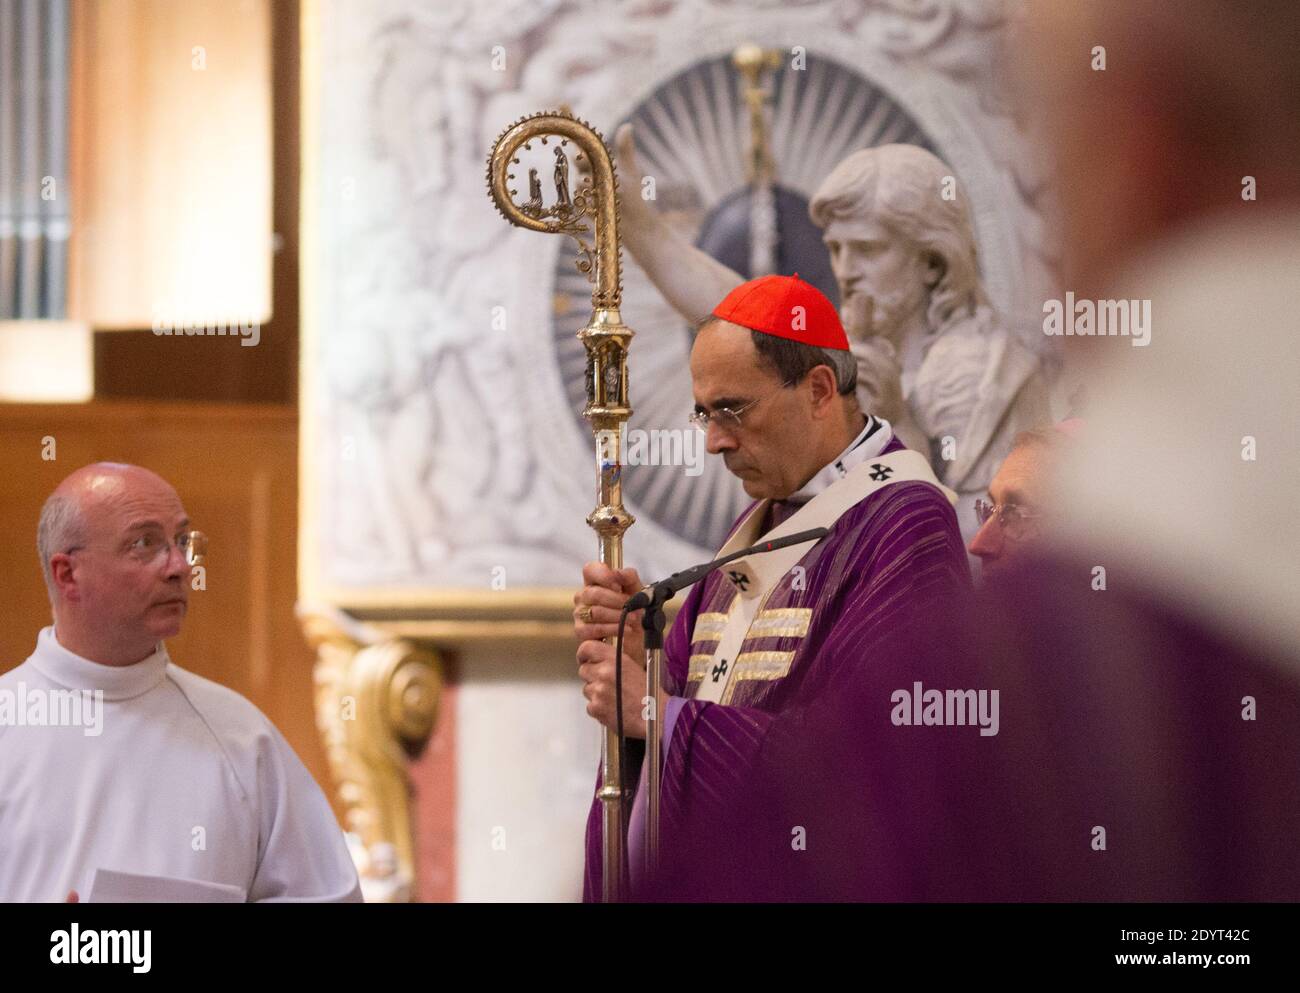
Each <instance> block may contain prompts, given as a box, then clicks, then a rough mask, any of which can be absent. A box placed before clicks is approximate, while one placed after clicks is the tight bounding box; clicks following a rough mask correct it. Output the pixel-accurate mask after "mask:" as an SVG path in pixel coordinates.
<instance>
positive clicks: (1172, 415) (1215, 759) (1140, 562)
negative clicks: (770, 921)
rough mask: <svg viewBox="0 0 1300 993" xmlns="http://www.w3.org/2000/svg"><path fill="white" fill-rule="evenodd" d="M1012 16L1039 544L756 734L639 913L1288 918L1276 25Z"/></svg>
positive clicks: (1290, 587)
mask: <svg viewBox="0 0 1300 993" xmlns="http://www.w3.org/2000/svg"><path fill="white" fill-rule="evenodd" d="M1025 27H1026V34H1025V35H1024V37H1023V38H1022V39H1020V41H1019V42H1018V44H1017V46H1016V49H1015V50H1016V51H1017V52H1018V53H1019V55H1020V57H1021V66H1020V69H1019V72H1020V74H1021V78H1022V80H1023V81H1024V83H1025V84H1026V85H1025V92H1027V93H1030V94H1032V97H1033V100H1034V101H1035V103H1034V105H1033V108H1032V109H1033V113H1034V114H1035V116H1036V118H1037V120H1038V121H1039V122H1040V123H1041V125H1042V127H1043V129H1044V131H1045V133H1046V135H1047V137H1048V139H1049V141H1050V145H1051V149H1052V151H1053V152H1054V156H1055V160H1056V166H1057V173H1058V190H1059V193H1060V196H1061V197H1062V200H1063V208H1064V210H1063V214H1062V216H1063V219H1064V222H1065V229H1064V232H1063V233H1064V238H1063V239H1062V241H1063V243H1064V244H1065V245H1066V246H1067V257H1066V271H1065V277H1066V278H1065V283H1064V285H1063V287H1062V289H1063V294H1062V295H1063V297H1064V299H1065V300H1073V301H1074V306H1072V307H1070V308H1068V311H1067V313H1068V316H1069V324H1068V330H1067V331H1066V332H1065V333H1066V334H1067V337H1066V338H1065V345H1066V352H1067V356H1068V360H1069V362H1070V363H1072V365H1073V366H1074V369H1075V371H1076V372H1077V373H1078V374H1079V375H1080V377H1081V378H1082V380H1083V381H1084V383H1085V384H1086V388H1087V394H1088V396H1089V405H1088V408H1087V411H1086V414H1087V421H1088V429H1087V432H1086V433H1084V434H1083V435H1081V436H1080V438H1079V439H1078V441H1077V444H1076V445H1074V446H1072V451H1070V452H1069V453H1068V455H1067V456H1066V457H1065V458H1064V459H1063V460H1062V466H1061V472H1060V474H1059V477H1058V480H1057V483H1056V485H1055V488H1054V491H1053V493H1052V495H1051V500H1052V501H1053V506H1054V507H1055V508H1056V510H1057V513H1058V521H1057V522H1056V523H1055V525H1054V528H1053V533H1052V535H1051V536H1050V540H1046V541H1044V542H1043V544H1042V545H1041V546H1040V547H1038V548H1036V549H1035V550H1033V551H1027V552H1026V554H1024V555H1023V556H1018V559H1019V561H1016V562H1014V563H1008V565H1007V568H1006V569H1005V570H999V572H1001V575H997V576H996V577H995V578H993V579H991V580H990V582H988V583H987V584H986V586H985V587H984V588H983V589H982V590H980V591H979V592H978V594H975V595H973V597H972V599H971V600H970V601H969V602H968V603H966V604H964V605H963V606H962V607H961V609H956V610H953V611H951V612H944V613H943V614H939V615H935V617H934V619H933V622H932V623H924V624H918V623H915V622H912V623H910V624H899V625H891V626H890V627H889V628H888V629H881V630H879V631H878V632H876V633H877V634H878V635H879V637H876V638H871V639H865V640H864V641H862V642H861V643H860V644H859V646H858V649H859V651H860V652H861V653H862V655H863V657H864V658H869V659H871V660H872V663H873V664H870V665H858V666H842V667H840V668H838V669H837V670H836V672H835V677H836V678H835V679H834V680H833V681H832V683H831V685H830V686H829V688H828V689H827V691H826V692H824V693H822V694H820V695H819V696H818V697H817V699H816V700H814V701H812V702H811V703H810V704H809V706H807V707H805V708H803V709H801V710H800V711H798V712H791V713H788V714H782V715H779V716H778V718H777V719H776V720H774V721H773V722H772V724H771V725H770V726H769V727H768V728H767V734H766V736H765V739H764V748H763V750H762V753H761V755H759V756H758V757H757V758H756V759H755V760H754V761H752V762H750V763H749V764H748V767H747V770H748V771H747V775H746V776H745V777H743V778H742V780H741V781H740V782H739V783H737V784H736V788H735V790H734V791H733V792H732V794H731V800H732V802H731V803H729V804H727V805H726V808H725V812H724V813H722V814H721V815H719V816H716V817H707V816H702V817H699V818H696V819H693V820H691V821H690V822H689V823H687V824H685V825H682V826H681V827H680V828H679V834H680V836H681V837H682V839H683V843H682V844H681V845H680V846H679V848H677V849H675V850H674V852H673V853H672V855H673V863H672V865H671V866H669V867H666V871H665V872H664V874H663V876H662V878H661V879H660V880H659V881H658V882H659V885H658V888H657V892H656V895H658V896H660V897H662V898H666V899H683V898H692V899H693V898H706V899H733V900H734V899H787V900H789V899H821V900H834V899H839V900H961V901H967V900H1048V901H1058V900H1124V901H1128V900H1167V901H1194V900H1199V901H1246V900H1255V901H1260V900H1263V901H1282V900H1285V901H1295V900H1298V899H1300V858H1297V855H1296V844H1297V842H1296V839H1297V838H1300V623H1298V621H1297V609H1296V608H1297V605H1298V604H1300V589H1298V588H1300V581H1298V579H1297V576H1298V572H1297V568H1296V558H1297V553H1298V552H1300V520H1298V519H1297V514H1296V494H1297V492H1300V459H1297V457H1296V453H1295V442H1294V434H1295V431H1296V427H1297V425H1300V390H1297V386H1296V384H1297V380H1298V379H1300V316H1298V313H1300V299H1298V294H1297V290H1296V275H1297V273H1300V114H1297V103H1296V95H1297V94H1300V60H1297V59H1296V57H1295V53H1296V52H1297V51H1300V15H1297V12H1296V10H1295V6H1294V4H1293V3H1290V2H1284V0H1261V2H1258V3H1251V4H1229V3H1227V2H1224V0H1187V2H1186V3H1181V4H1167V3H1163V2H1158V0H1142V2H1132V0H1129V2H1126V3H1120V2H1118V0H1098V2H1095V3H1090V4H1038V5H1033V7H1032V8H1031V9H1030V11H1029V14H1028V20H1027V23H1026V25H1025ZM1100 66H1104V68H1100ZM1067 293H1068V294H1070V296H1067V295H1066V294H1067ZM1116 301H1118V302H1119V305H1120V306H1122V307H1123V308H1125V310H1124V312H1125V313H1126V314H1127V316H1128V317H1130V318H1131V319H1135V320H1136V321H1137V322H1140V323H1141V324H1142V334H1141V335H1140V336H1138V335H1136V334H1134V333H1133V332H1134V328H1135V326H1136V325H1135V324H1133V323H1130V325H1129V326H1128V329H1127V331H1128V333H1124V331H1123V330H1122V329H1121V330H1120V331H1119V333H1117V330H1116V328H1115V327H1114V326H1113V325H1112V326H1111V327H1110V328H1109V329H1108V333H1105V334H1103V333H1100V332H1099V327H1100V325H1098V324H1097V323H1095V322H1094V321H1093V320H1089V319H1088V318H1089V317H1091V318H1094V319H1095V318H1096V317H1097V316H1098V315H1100V314H1101V313H1103V312H1105V311H1107V310H1109V312H1110V314H1112V315H1116V316H1117V315H1118V314H1119V313H1121V311H1120V310H1118V309H1116V307H1115V303H1114V302H1116ZM1089 302H1091V305H1092V310H1091V314H1089V308H1088V303H1089ZM1057 303H1058V304H1059V302H1057ZM1055 309H1056V304H1054V303H1053V302H1052V301H1046V302H1045V305H1044V313H1045V316H1046V317H1049V318H1050V317H1052V316H1053V311H1054V310H1055ZM1063 309H1064V308H1063ZM1061 313H1062V312H1061V311H1060V310H1057V311H1056V316H1057V317H1059V316H1061ZM1049 329H1050V330H1051V332H1052V333H1061V329H1062V325H1061V323H1060V322H1059V321H1056V320H1052V321H1050V322H1049V321H1048V320H1045V324H1044V330H1045V331H1048V330H1049ZM995 693H996V694H997V696H996V697H994V696H993V694H995ZM972 715H974V716H975V718H976V719H975V720H970V719H969V718H971V717H972ZM986 716H988V717H991V718H992V717H995V718H996V719H993V720H988V721H985V720H984V718H985V717H986ZM813 728H815V729H816V731H817V736H816V739H815V740H814V739H813V738H812V737H811V735H810V732H811V730H812V729H813ZM792 832H795V833H796V834H797V836H798V837H799V838H800V839H801V840H800V844H799V845H798V846H794V845H792V844H791V837H792ZM718 839H725V841H726V843H725V845H719V844H718V841H717V840H718Z"/></svg>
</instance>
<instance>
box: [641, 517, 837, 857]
mask: <svg viewBox="0 0 1300 993" xmlns="http://www.w3.org/2000/svg"><path fill="white" fill-rule="evenodd" d="M827 534H829V531H828V529H827V528H813V529H811V530H808V531H800V532H799V533H798V534H792V535H787V536H785V537H783V538H776V539H773V540H770V541H764V542H760V543H759V544H757V545H752V546H750V547H749V548H742V549H739V550H738V551H735V552H732V553H731V554H730V555H724V556H723V557H722V558H718V559H714V560H713V561H712V562H706V563H704V564H703V565H698V566H695V567H694V568H691V569H684V570H682V571H681V572H677V573H673V575H671V576H669V577H668V578H667V579H665V580H662V581H660V582H658V583H654V584H653V585H651V586H647V587H646V588H645V589H643V590H641V591H640V592H639V593H637V594H635V595H634V596H633V597H631V598H630V599H629V600H628V601H627V603H626V604H624V605H623V614H624V616H625V617H626V615H627V614H628V613H629V612H630V611H632V610H636V609H639V608H644V610H645V613H644V614H642V615H641V629H642V631H643V632H644V634H645V656H646V666H645V682H646V697H647V698H648V699H649V701H650V706H649V708H647V710H646V714H647V717H646V723H645V733H646V751H645V763H646V765H647V766H648V767H649V768H648V769H647V770H646V775H647V782H646V788H647V789H648V790H649V795H648V796H647V798H646V800H647V803H646V815H647V816H646V837H645V842H646V843H645V878H646V881H647V882H649V881H651V880H653V879H654V876H655V874H656V873H657V872H658V870H659V801H660V797H659V793H660V784H661V779H662V776H663V772H662V770H661V769H660V761H661V758H662V755H663V723H662V715H661V714H660V713H659V701H660V690H661V688H662V687H663V660H664V604H665V603H667V602H668V601H669V600H671V599H672V598H673V597H674V596H675V595H676V594H677V592H678V591H679V590H682V589H685V588H686V587H687V586H691V585H693V584H694V583H698V582H699V581H700V580H701V579H703V578H704V577H705V576H707V575H708V574H709V573H710V572H712V571H713V570H714V569H716V568H718V567H719V566H722V565H726V564H727V563H728V562H731V561H733V560H734V559H738V558H742V557H744V556H746V555H753V554H758V553H761V552H771V551H775V550H776V549H778V548H785V547H787V546H789V545H800V544H803V543H804V542H807V541H820V540H821V539H822V538H823V537H825V536H826V535H827ZM615 665H617V666H618V667H619V668H620V669H621V668H622V665H623V656H622V646H621V644H620V646H619V650H618V658H617V661H616V662H615ZM619 706H620V708H621V706H622V705H621V704H620V705H619Z"/></svg>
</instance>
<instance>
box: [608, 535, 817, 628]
mask: <svg viewBox="0 0 1300 993" xmlns="http://www.w3.org/2000/svg"><path fill="white" fill-rule="evenodd" d="M828 534H830V530H829V529H828V528H812V529H810V530H808V531H800V532H799V533H798V534H791V535H786V536H785V537H784V538H773V539H772V540H771V541H760V542H759V543H758V544H757V545H750V546H749V547H748V548H742V549H740V550H739V551H736V552H732V553H731V554H730V555H724V556H722V558H720V559H714V560H713V561H712V562H705V563H703V564H702V565H693V566H691V567H690V568H689V569H683V570H682V571H681V572H674V573H673V574H672V575H671V576H669V577H668V578H667V579H661V580H659V582H657V583H651V584H650V585H649V586H647V587H645V588H644V589H642V590H641V591H640V592H639V593H636V594H634V595H633V596H632V597H631V598H630V599H629V600H628V601H627V603H625V604H624V605H623V611H624V612H625V613H627V612H630V611H633V610H640V609H641V608H642V607H649V606H650V605H651V604H652V603H653V604H655V605H659V604H663V603H667V602H668V601H669V600H671V599H672V598H673V597H674V596H675V595H676V594H677V593H678V592H679V591H681V590H684V589H686V587H688V586H694V585H695V584H696V583H698V582H699V581H700V580H701V579H703V578H704V577H705V576H707V575H708V574H709V573H711V572H712V571H713V570H714V569H716V568H718V567H719V566H723V565H726V564H727V563H728V562H731V561H734V560H735V559H741V558H744V557H745V556H746V555H755V554H757V553H760V552H774V551H776V550H777V549H778V548H788V547H789V546H790V545H802V544H803V543H804V542H806V541H819V540H821V539H822V538H825V537H826V536H827V535H828Z"/></svg>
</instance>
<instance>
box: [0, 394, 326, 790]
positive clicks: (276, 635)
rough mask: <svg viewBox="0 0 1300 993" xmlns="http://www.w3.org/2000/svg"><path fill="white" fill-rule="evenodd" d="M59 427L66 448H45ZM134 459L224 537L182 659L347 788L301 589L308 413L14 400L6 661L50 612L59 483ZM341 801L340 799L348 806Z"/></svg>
mask: <svg viewBox="0 0 1300 993" xmlns="http://www.w3.org/2000/svg"><path fill="white" fill-rule="evenodd" d="M45 438H53V439H54V443H55V455H56V458H55V460H53V461H45V460H44V459H42V451H43V448H44V447H45V446H44V439H45ZM100 460H110V461H121V462H132V463H135V464H138V465H142V466H145V467H147V468H149V469H152V470H154V471H155V472H157V473H159V474H160V475H161V476H163V477H164V478H165V479H167V480H168V481H169V482H171V484H172V485H173V486H175V487H176V489H177V491H178V492H179V493H180V496H181V500H182V502H183V503H184V504H185V507H186V509H187V510H188V511H189V514H190V518H191V519H192V520H193V521H194V523H195V526H196V527H198V528H199V529H201V530H203V531H205V532H207V534H208V536H209V538H210V540H211V548H210V551H209V557H208V566H207V589H206V590H205V591H195V592H192V593H191V596H190V611H189V616H188V617H187V619H186V622H185V627H184V629H183V630H182V632H181V634H180V636H179V637H177V638H175V639H173V640H172V641H171V642H169V643H168V650H169V651H170V653H171V656H172V658H173V660H174V661H175V662H176V663H177V664H178V665H181V666H183V667H185V668H187V669H190V670H192V671H194V672H197V673H199V674H200V675H203V676H206V677H207V678H209V679H213V680H216V681H217V682H220V683H223V684H225V685H226V686H229V687H231V688H232V689H235V690H237V691H239V692H240V693H242V694H244V695H245V696H247V697H248V698H249V699H251V700H252V701H253V702H254V703H255V704H257V706H258V707H260V708H261V709H262V710H263V711H264V712H265V713H266V714H267V715H268V716H269V717H270V718H271V719H272V720H273V721H274V722H275V724H276V725H277V726H278V727H279V728H280V730H281V731H282V732H283V733H284V735H285V737H286V738H287V739H288V740H289V743H290V744H291V745H292V746H293V747H294V749H295V750H296V751H297V753H298V755H299V756H300V757H301V758H302V760H303V762H304V763H306V765H307V767H308V768H309V769H310V770H311V772H312V774H313V775H314V776H315V777H316V780H317V782H319V783H320V784H321V785H322V788H324V789H325V791H326V793H327V794H329V795H330V796H331V801H333V796H332V794H333V787H332V784H331V782H330V778H329V772H328V766H327V764H326V760H325V754H324V750H323V748H322V747H321V744H320V741H319V738H318V736H317V734H316V727H315V717H314V713H313V710H312V676H311V672H312V664H313V656H312V653H311V651H310V650H309V649H308V647H307V645H306V643H305V642H304V641H303V639H302V636H301V634H300V632H299V628H298V624H297V621H296V619H295V617H294V603H295V600H296V597H297V581H296V572H295V556H296V544H297V505H298V484H297V416H296V413H295V411H294V409H293V408H291V407H280V406H267V405H232V404H194V403H187V404H183V405H182V404H163V403H148V404H146V403H113V402H105V401H98V402H94V403H89V404H84V405H74V406H63V405H0V508H2V511H3V512H2V513H0V593H2V594H3V602H4V605H5V606H4V611H3V613H0V671H3V670H7V669H10V668H12V667H13V666H15V665H17V664H18V663H19V662H21V661H22V660H23V659H24V658H26V657H27V655H28V654H30V652H31V649H32V646H33V645H34V644H35V640H36V633H37V631H38V630H40V628H42V627H44V626H45V625H46V624H48V623H49V622H50V612H49V603H48V600H47V599H46V595H45V587H44V584H43V582H42V580H41V573H40V565H39V562H38V559H37V555H36V522H37V519H38V517H39V515H40V508H41V504H42V503H43V502H44V500H45V498H46V496H48V494H49V493H50V491H51V490H53V489H54V487H55V486H56V485H57V484H58V482H59V481H60V480H61V479H63V477H64V476H66V475H67V474H68V473H70V472H72V470H74V469H76V468H78V467H79V466H82V465H85V464H87V463H89V462H95V461H100ZM336 810H337V806H336Z"/></svg>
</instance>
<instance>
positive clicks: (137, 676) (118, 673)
mask: <svg viewBox="0 0 1300 993" xmlns="http://www.w3.org/2000/svg"><path fill="white" fill-rule="evenodd" d="M29 661H30V662H31V664H32V666H33V667H34V668H35V669H36V670H37V671H38V672H40V673H41V675H43V676H45V677H46V678H47V679H50V680H52V681H53V682H55V683H58V684H59V685H60V686H65V687H67V688H68V689H74V690H101V691H103V694H104V699H105V700H130V699H131V698H132V697H137V696H141V695H143V694H145V693H148V692H149V691H150V690H151V689H153V688H154V687H155V686H157V685H158V684H159V683H161V682H162V681H163V679H164V677H165V676H166V675H167V664H168V663H169V662H170V661H171V660H170V659H169V658H168V656H167V649H166V647H165V646H164V645H163V643H162V642H161V641H160V642H158V647H157V648H155V649H154V651H153V654H152V655H149V656H148V657H147V658H144V659H141V660H140V661H139V662H136V663H135V664H134V665H104V664H102V663H100V662H92V661H91V660H90V659H87V658H82V657H81V656H80V655H77V654H76V653H75V652H70V651H68V650H67V649H66V648H64V647H63V646H62V645H60V644H59V640H58V639H57V638H56V637H55V636H54V628H53V626H51V627H47V628H44V629H42V631H41V633H40V634H39V635H38V636H37V638H36V651H34V652H33V653H32V656H31V659H30V660H29Z"/></svg>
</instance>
